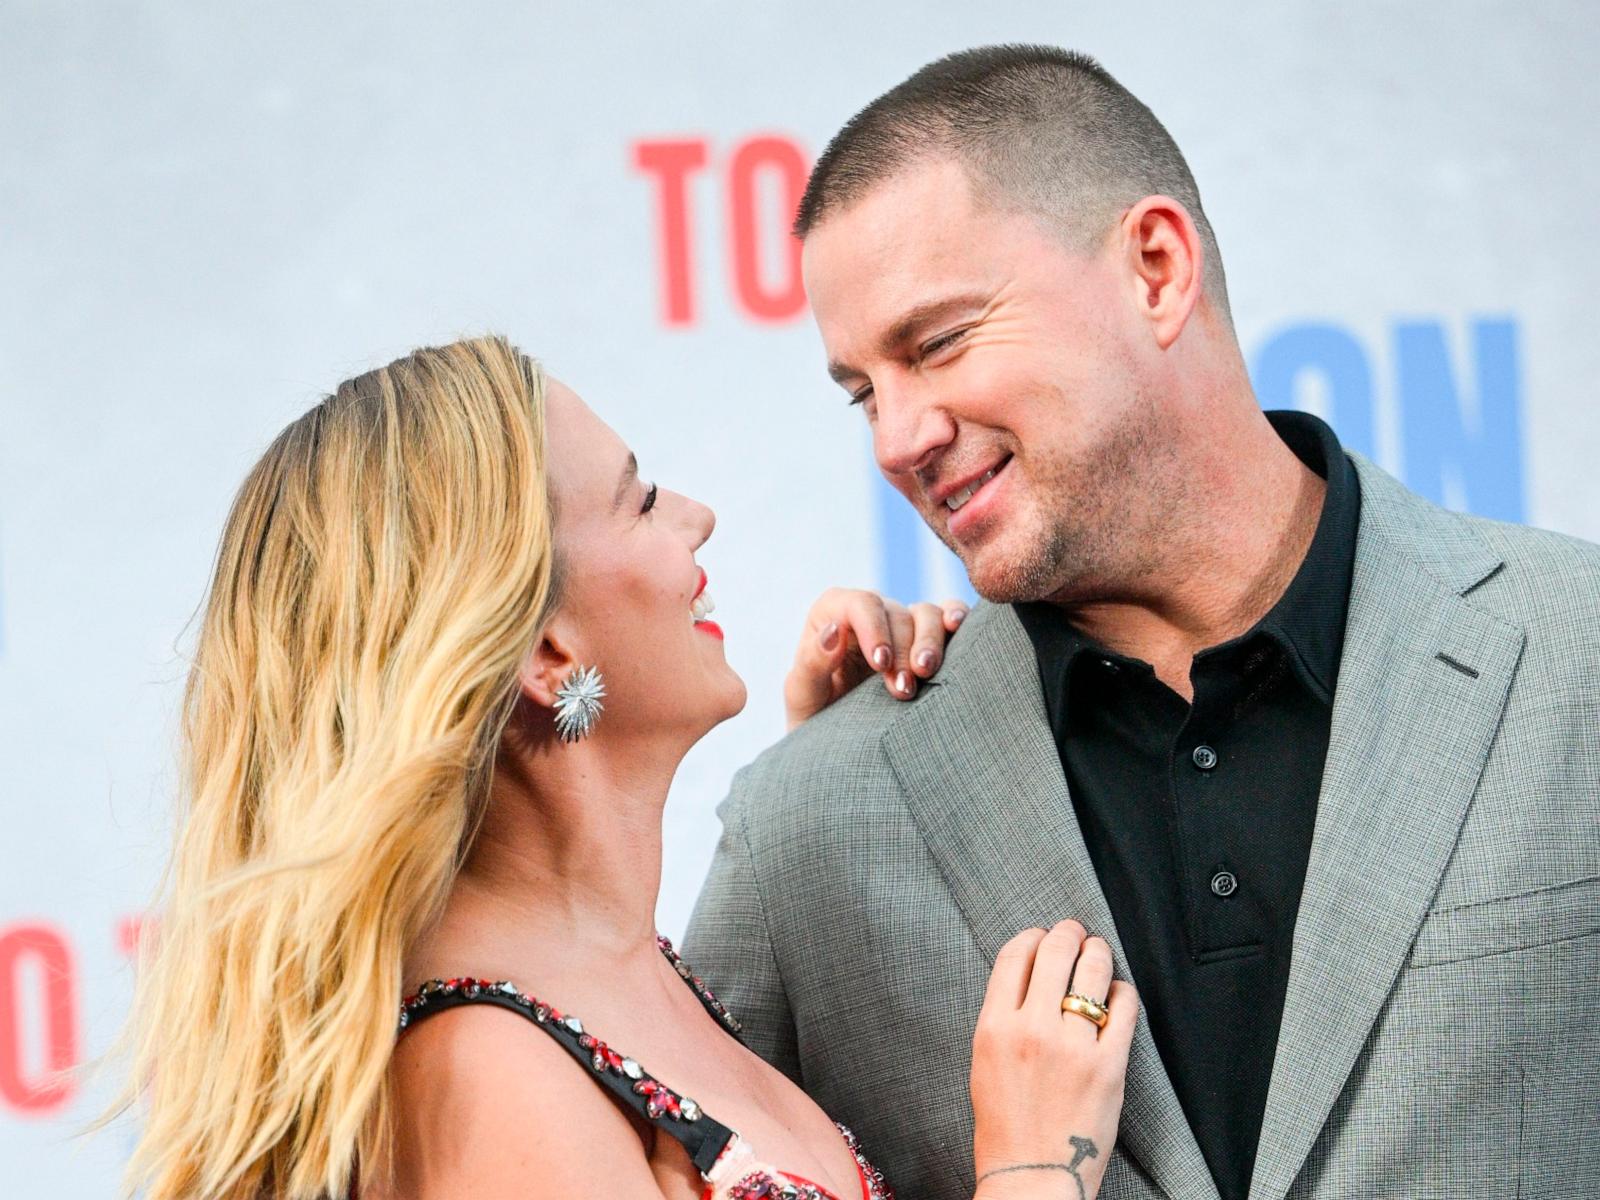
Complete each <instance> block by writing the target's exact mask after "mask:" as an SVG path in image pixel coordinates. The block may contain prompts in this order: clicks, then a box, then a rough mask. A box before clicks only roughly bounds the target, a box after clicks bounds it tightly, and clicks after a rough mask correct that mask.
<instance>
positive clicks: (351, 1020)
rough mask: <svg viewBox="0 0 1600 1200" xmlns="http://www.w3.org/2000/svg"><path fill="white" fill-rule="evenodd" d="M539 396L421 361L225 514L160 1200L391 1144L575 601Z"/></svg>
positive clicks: (165, 1035)
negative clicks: (416, 1022) (511, 728)
mask: <svg viewBox="0 0 1600 1200" xmlns="http://www.w3.org/2000/svg"><path fill="white" fill-rule="evenodd" d="M552 519H553V512H552V506H551V500H550V494H549V489H548V486H547V481H546V451H545V420H544V384H543V375H542V373H541V372H540V370H539V368H538V366H537V365H536V364H535V363H534V362H533V361H532V360H531V359H529V358H527V357H526V356H524V355H523V354H521V353H519V352H518V351H517V350H516V349H515V348H514V347H513V346H511V345H510V344H509V343H507V342H506V341H505V340H504V339H502V338H499V337H485V338H478V339H473V340H468V341H460V342H456V343H453V344H451V345H448V346H442V347H437V348H428V349H422V350H418V351H416V352H415V353H413V354H410V355H408V356H406V357H405V358H402V359H399V360H397V361H395V362H393V363H390V364H389V365H388V366H387V367H384V368H382V369H381V370H377V371H372V372H369V373H368V374H365V375H362V376H360V377H359V378H356V379H353V380H350V381H349V382H347V383H345V384H343V385H341V386H340V387H339V389H338V391H337V392H335V393H334V394H333V395H332V396H329V397H328V398H327V399H326V400H324V401H323V402H322V403H321V404H319V405H318V406H317V407H315V408H313V409H312V410H311V411H310V412H308V413H306V414H305V415H304V416H303V417H301V418H300V419H299V420H297V421H295V422H294V423H293V424H291V425H290V426H289V427H288V428H287V429H285V430H284V431H283V432H282V433H281V434H280V435H279V436H278V438H277V440H276V441H274V442H273V443H272V446H271V448H270V449H268V451H267V452H266V454H265V456H264V457H263V458H262V459H261V461H260V462H259V463H257V464H256V466H255V468H254V469H253V470H252V471H251V472H250V474H249V476H248V478H247V479H246V480H245V482H244V485H243V487H242V488H241V489H240V491H239V494H238V497H237V498H236V500H235V501H234V505H233V509H232V511H231V513H230V514H229V516H228V521H227V526H226V528H225V530H224V533H223V537H222V544H221V547H220V550H219V552H218V555H217V561H216V569H215V574H214V578H213V580H212V583H211V589H210V593H209V596H208V599H207V601H206V604H205V609H204V616H203V620H202V624H201V628H200V634H199V642H198V646H197V648H196V651H195V656H194V661H193V666H192V669H191V671H190V674H189V679H188V686H187V691H186V693H185V697H184V705H183V735H184V747H183V760H184V763H183V765H184V772H183V780H182V783H183V811H182V812H181V813H180V824H179V829H178V833H177V837H176V844H175V848H174V851H173V857H172V862H171V865H170V868H169V870H168V872H167V876H166V878H165V880H164V882H163V886H162V892H161V895H160V897H159V899H158V903H157V905H156V909H155V916H156V918H157V919H156V921H155V923H154V928H153V929H152V932H151V936H150V937H149V938H148V939H147V942H148V943H149V944H148V945H147V946H146V947H145V949H144V953H143V955H142V961H141V967H140V972H139V980H138V985H137V998H136V1002H135V1006H134V1012H133V1015H132V1018H131V1020H130V1024H129V1030H128V1035H127V1037H128V1043H127V1045H128V1050H129V1057H130V1059H131V1068H132V1070H131V1075H130V1080H131V1082H130V1084H129V1087H128V1093H127V1095H126V1096H125V1097H124V1106H127V1105H129V1104H131V1105H132V1106H133V1107H134V1108H135V1109H136V1110H139V1111H141V1112H142V1116H143V1118H144V1124H143V1129H142V1133H141V1135H140V1138H139V1142H138V1145H137V1148H136V1149H135V1152H134V1155H133V1158H132V1161H131V1162H130V1164H129V1168H128V1185H129V1188H130V1190H131V1189H133V1188H137V1187H142V1188H143V1189H144V1192H143V1194H144V1196H145V1197H147V1198H148V1200H178V1198H179V1197H182V1198H183V1200H197V1198H198V1200H224V1198H225V1200H246V1198H249V1200H256V1198H258V1197H262V1196H273V1197H283V1198H285V1200H310V1198H313V1197H329V1196H332V1197H339V1196H344V1195H346V1194H347V1193H348V1191H349V1189H350V1188H351V1187H352V1186H353V1183H354V1180H355V1176H356V1172H357V1169H358V1167H359V1169H360V1170H361V1171H362V1173H363V1174H365V1173H368V1172H370V1171H371V1170H373V1169H374V1168H378V1169H381V1163H382V1162H383V1161H384V1156H385V1155H386V1153H387V1145H386V1132H385V1131H386V1123H387V1119H388V1113H389V1097H388V1094H387V1088H386V1084H385V1077H386V1067H387V1065H388V1062H389V1057H390V1052H391V1050H392V1048H393V1045H394V1038H395V1028H396V1020H397V1018H398V1014H399V1005H400V1001H401V985H402V980H401V971H402V961H403V957H404V955H405V953H406V950H407V948H408V947H409V946H410V945H411V944H412V943H413V941H414V939H415V938H416V937H417V935H418V934H419V933H420V932H421V931H422V930H423V929H424V928H425V926H426V925H427V924H428V923H429V922H430V921H431V920H432V919H433V918H435V917H436V916H437V914H438V913H439V911H440V909H441V907H442V905H443V903H444V900H445V897H446V895H447V893H448V892H449V889H450V886H451V883H452V881H453V879H454V878H455V874H456V872H457V870H458V869H459V866H460V863H461V861H462V858H463V856H464V855H465V853H466V850H467V847H468V846H469V844H470V841H471V839H472V836H473V834H474V832H475V831H476V828H477V824H478V819H479V816H480V815H481V812H482V809H483V806H484V802H485V799H486V795H487V791H488V785H489V776H490V772H491V770H492V767H493V762H494V755H495V750H496V746H497V744H498V742H499V739H500V736H501V733H502V731H503V729H504V726H505V723H506V721H507V719H508V717H509V715H510V712H511V708H512V706H513V704H514V703H515V700H516V695H517V692H516V673H517V669H518V666H519V664H520V663H521V661H522V660H523V658H524V656H525V655H526V654H527V653H528V652H529V651H530V650H531V649H532V647H533V646H534V644H535V642H536V640H537V637H538V634H539V631H540V629H541V628H542V626H543V624H544V623H545V621H546V620H547V619H548V617H549V614H550V612H551V611H552V609H553V608H554V607H555V605H556V603H557V592H558V590H559V588H558V581H557V572H556V565H555V549H554V542H553V536H552Z"/></svg>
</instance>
